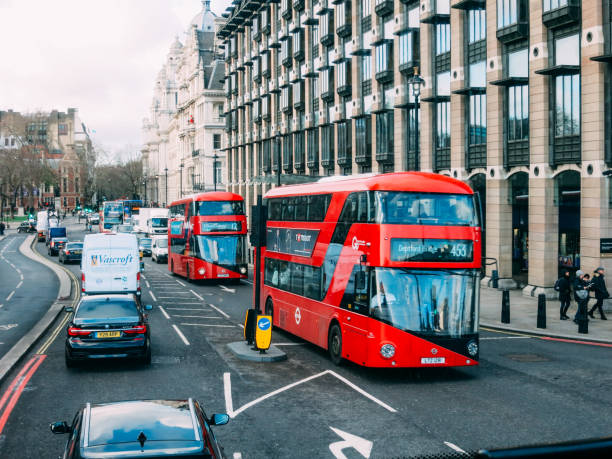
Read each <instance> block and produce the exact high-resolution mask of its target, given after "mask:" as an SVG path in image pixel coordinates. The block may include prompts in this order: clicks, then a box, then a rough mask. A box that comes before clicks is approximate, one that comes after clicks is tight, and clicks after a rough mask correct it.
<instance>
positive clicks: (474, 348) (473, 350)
mask: <svg viewBox="0 0 612 459" xmlns="http://www.w3.org/2000/svg"><path fill="white" fill-rule="evenodd" d="M467 350H468V354H470V355H471V356H472V357H474V356H475V355H476V354H478V343H477V342H476V341H470V342H469V343H468V345H467Z"/></svg>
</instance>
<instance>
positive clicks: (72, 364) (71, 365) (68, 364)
mask: <svg viewBox="0 0 612 459" xmlns="http://www.w3.org/2000/svg"><path fill="white" fill-rule="evenodd" d="M65 361H66V368H74V367H75V366H76V362H75V361H74V359H71V358H70V356H69V355H68V352H66V353H65Z"/></svg>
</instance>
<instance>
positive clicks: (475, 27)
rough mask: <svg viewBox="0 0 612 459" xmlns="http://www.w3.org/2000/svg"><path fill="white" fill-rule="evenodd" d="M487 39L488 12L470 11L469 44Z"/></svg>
mask: <svg viewBox="0 0 612 459" xmlns="http://www.w3.org/2000/svg"><path fill="white" fill-rule="evenodd" d="M485 38H487V12H486V10H468V43H470V44H471V43H476V42H477V41H480V40H484V39H485Z"/></svg>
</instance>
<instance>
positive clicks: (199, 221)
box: [168, 191, 248, 280]
mask: <svg viewBox="0 0 612 459" xmlns="http://www.w3.org/2000/svg"><path fill="white" fill-rule="evenodd" d="M169 209H170V210H169V216H168V269H169V270H170V271H171V272H173V273H176V274H179V275H181V276H184V277H186V278H187V279H188V280H195V279H246V277H247V270H248V265H247V262H248V261H247V260H248V258H247V247H246V233H247V225H246V217H245V214H244V200H243V199H242V196H240V195H238V194H234V193H227V192H217V191H215V192H210V193H201V194H197V195H192V196H188V197H185V198H183V199H180V200H178V201H175V202H173V203H172V204H170V206H169Z"/></svg>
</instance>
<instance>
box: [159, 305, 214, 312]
mask: <svg viewBox="0 0 612 459" xmlns="http://www.w3.org/2000/svg"><path fill="white" fill-rule="evenodd" d="M166 309H167V310H168V311H170V310H172V311H205V309H203V308H169V307H168V306H166Z"/></svg>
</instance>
